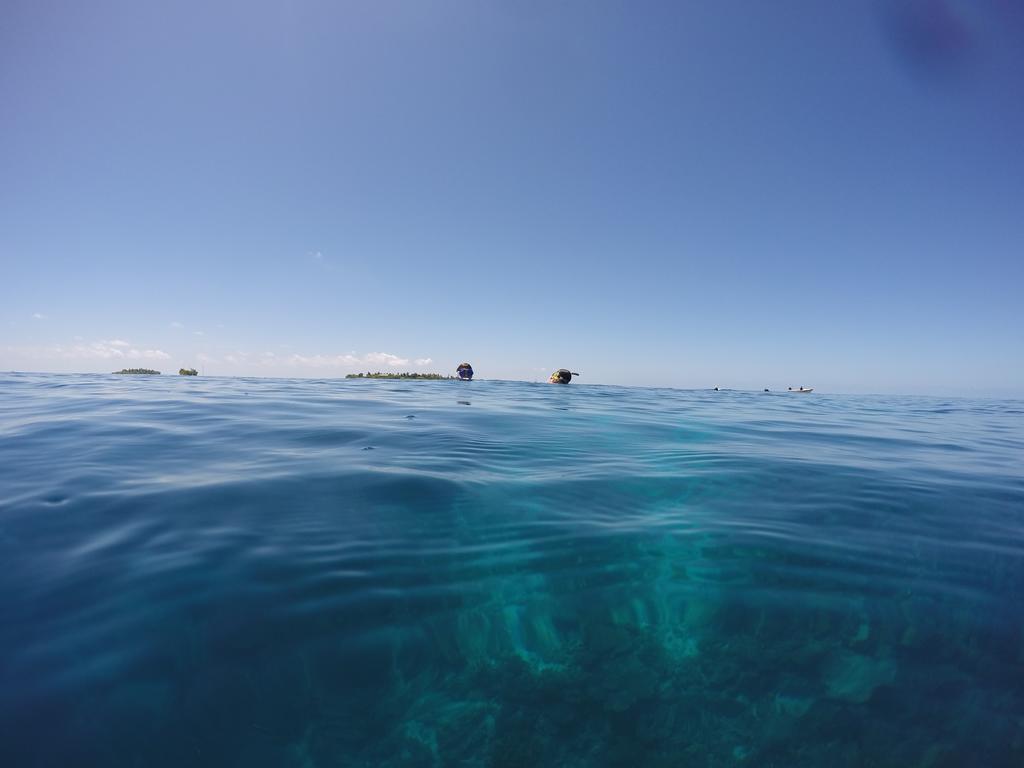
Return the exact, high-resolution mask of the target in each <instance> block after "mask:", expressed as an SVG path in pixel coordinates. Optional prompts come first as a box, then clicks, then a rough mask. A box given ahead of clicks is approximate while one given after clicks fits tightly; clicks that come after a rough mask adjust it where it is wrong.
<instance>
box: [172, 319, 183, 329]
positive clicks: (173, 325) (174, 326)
mask: <svg viewBox="0 0 1024 768" xmlns="http://www.w3.org/2000/svg"><path fill="white" fill-rule="evenodd" d="M184 327H185V324H184V323H179V322H178V321H177V320H174V321H173V322H172V323H171V328H184Z"/></svg>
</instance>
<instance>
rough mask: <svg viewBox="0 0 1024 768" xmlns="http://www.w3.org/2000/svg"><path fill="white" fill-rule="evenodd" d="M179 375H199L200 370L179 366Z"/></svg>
mask: <svg viewBox="0 0 1024 768" xmlns="http://www.w3.org/2000/svg"><path fill="white" fill-rule="evenodd" d="M178 375H179V376H198V375H199V371H197V370H196V369H195V368H179V369H178Z"/></svg>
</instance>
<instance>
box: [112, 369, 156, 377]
mask: <svg viewBox="0 0 1024 768" xmlns="http://www.w3.org/2000/svg"><path fill="white" fill-rule="evenodd" d="M114 373H116V374H122V373H131V374H139V375H143V376H159V375H160V371H154V370H153V369H152V368H122V369H121V370H120V371H114Z"/></svg>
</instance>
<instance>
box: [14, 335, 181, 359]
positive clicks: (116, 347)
mask: <svg viewBox="0 0 1024 768" xmlns="http://www.w3.org/2000/svg"><path fill="white" fill-rule="evenodd" d="M11 350H12V351H14V352H17V353H20V354H22V355H24V356H25V357H28V358H31V359H33V360H170V358H171V356H170V355H169V354H167V353H166V352H164V351H163V350H162V349H139V348H137V347H133V346H132V345H131V344H130V343H129V342H127V341H124V340H123V339H103V340H100V341H94V342H92V343H88V344H86V343H81V344H71V345H65V344H54V345H52V346H48V347H16V348H11Z"/></svg>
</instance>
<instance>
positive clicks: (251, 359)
mask: <svg viewBox="0 0 1024 768" xmlns="http://www.w3.org/2000/svg"><path fill="white" fill-rule="evenodd" d="M200 359H202V358H200ZM224 362H226V363H230V364H232V365H236V366H244V367H260V368H274V369H280V368H281V367H288V368H308V369H343V368H345V369H349V370H356V369H363V370H365V369H367V368H378V369H379V368H383V367H389V368H401V367H403V366H407V365H409V364H410V362H412V363H413V364H415V365H417V366H420V367H422V366H426V365H430V364H431V363H433V360H432V359H431V358H429V357H419V358H416V359H415V360H414V361H410V360H409V358H405V357H399V356H398V355H393V354H391V353H389V352H368V353H366V354H365V355H359V354H357V353H355V352H351V353H349V354H345V355H324V354H315V355H302V354H299V353H292V354H283V353H282V354H278V353H276V352H272V351H270V350H267V351H263V352H244V351H241V350H235V351H234V352H231V353H229V354H227V355H225V356H224Z"/></svg>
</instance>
